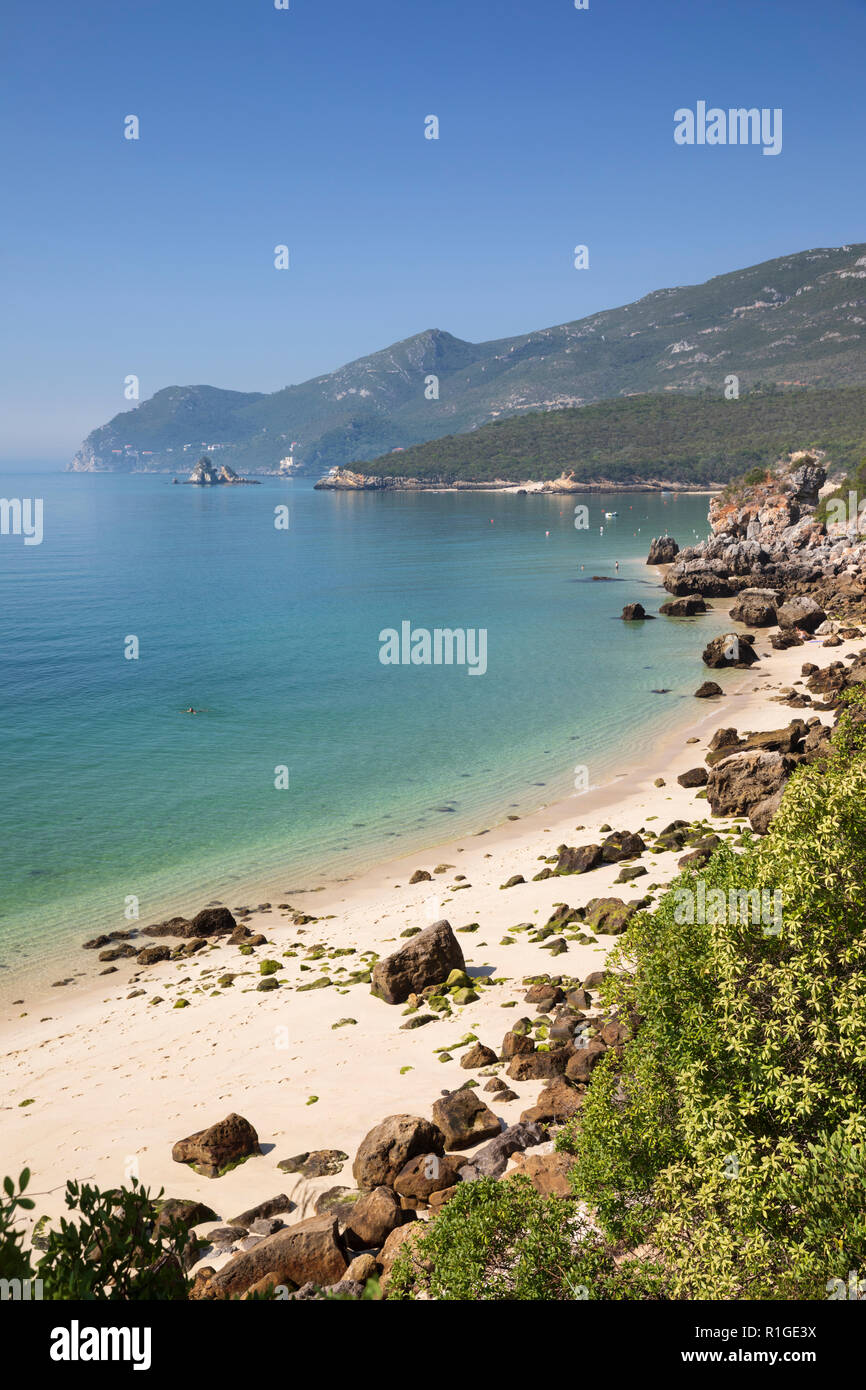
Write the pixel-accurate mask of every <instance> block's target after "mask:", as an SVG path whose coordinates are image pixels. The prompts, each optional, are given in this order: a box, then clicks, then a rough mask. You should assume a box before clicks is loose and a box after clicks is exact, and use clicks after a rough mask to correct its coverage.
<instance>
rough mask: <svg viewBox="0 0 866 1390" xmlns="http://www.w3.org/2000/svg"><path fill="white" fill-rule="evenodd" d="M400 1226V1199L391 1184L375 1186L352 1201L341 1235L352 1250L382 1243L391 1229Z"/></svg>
mask: <svg viewBox="0 0 866 1390" xmlns="http://www.w3.org/2000/svg"><path fill="white" fill-rule="evenodd" d="M402 1225H403V1208H402V1207H401V1206H400V1198H399V1197H397V1196H396V1195H395V1194H394V1193H393V1192H392V1191H391V1188H390V1187H374V1188H373V1190H372V1192H365V1193H364V1195H363V1197H361V1198H359V1200H358V1201H357V1202H356V1203H355V1205H354V1207H353V1208H352V1213H351V1215H350V1216H349V1218H348V1220H347V1222H346V1229H345V1231H344V1233H343V1238H344V1240H345V1241H346V1244H347V1245H349V1246H351V1248H352V1249H353V1250H367V1249H369V1248H370V1246H374V1245H375V1246H376V1247H378V1246H380V1245H384V1244H385V1241H386V1240H387V1239H388V1237H389V1235H390V1234H391V1232H392V1231H395V1230H396V1229H397V1227H398V1226H402Z"/></svg>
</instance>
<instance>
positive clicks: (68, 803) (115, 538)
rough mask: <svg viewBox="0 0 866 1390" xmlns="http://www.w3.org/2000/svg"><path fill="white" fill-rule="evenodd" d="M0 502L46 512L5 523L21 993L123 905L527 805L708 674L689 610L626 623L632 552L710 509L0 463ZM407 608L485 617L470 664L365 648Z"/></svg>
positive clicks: (326, 871) (252, 877) (14, 904)
mask: <svg viewBox="0 0 866 1390" xmlns="http://www.w3.org/2000/svg"><path fill="white" fill-rule="evenodd" d="M0 491H2V493H3V495H4V496H5V497H15V496H19V497H34V496H39V497H41V498H42V499H43V505H44V539H43V541H42V544H41V545H33V546H25V545H24V543H23V538H22V537H20V536H13V535H4V536H0V580H2V589H3V602H2V609H0V690H2V713H0V717H2V778H3V798H2V809H0V857H2V896H0V968H2V969H3V970H5V971H11V972H13V973H14V974H15V976H16V978H17V976H18V975H20V974H27V973H29V972H32V971H33V970H34V969H35V968H37V967H38V968H42V969H44V968H45V966H46V962H53V961H54V960H55V959H58V960H59V959H60V957H61V956H62V954H63V953H64V952H65V953H66V962H67V964H68V963H69V960H70V956H69V948H70V946H77V944H78V943H79V942H80V941H81V940H82V939H83V938H84V937H86V936H89V935H91V934H94V933H96V932H99V931H104V930H107V929H112V928H115V927H120V926H123V925H125V922H124V905H125V903H126V900H127V899H128V898H129V897H131V896H135V897H136V898H138V900H139V903H140V913H141V921H142V923H147V922H149V921H154V920H159V919H160V917H162V916H164V915H166V914H173V913H175V912H187V911H193V910H195V909H197V908H198V907H200V906H202V905H203V904H204V903H205V902H206V901H208V900H211V899H222V900H223V901H226V902H228V903H229V905H233V904H238V903H242V902H252V903H253V904H254V903H255V902H257V901H259V900H260V899H261V897H262V893H261V891H258V896H256V890H261V889H262V887H263V886H264V885H270V886H271V887H272V889H273V891H274V892H275V893H277V894H280V895H282V894H285V895H288V894H289V892H290V891H292V890H296V889H298V888H303V887H309V886H312V885H315V884H317V883H322V882H329V881H333V880H334V879H339V878H344V877H346V876H347V875H349V874H351V873H353V872H356V871H357V870H358V869H359V868H360V867H362V866H364V865H368V864H370V863H372V862H375V861H376V860H380V859H383V858H386V857H391V856H393V855H396V854H398V853H400V852H402V851H404V850H410V849H414V848H418V849H420V848H422V847H424V846H430V845H433V844H436V843H437V842H439V841H440V840H442V839H444V838H446V837H449V836H452V835H457V834H463V833H471V832H473V831H477V830H480V829H483V828H484V827H485V826H487V825H491V824H493V823H495V822H496V821H498V820H502V819H503V818H504V817H505V816H506V815H508V814H515V815H521V814H525V813H527V812H529V811H531V810H534V809H536V808H537V807H538V806H540V805H542V804H544V803H545V802H549V801H552V800H554V799H556V798H557V797H558V796H561V795H563V794H565V793H567V792H568V791H569V790H570V789H571V785H572V777H573V773H572V771H571V769H572V768H573V767H574V766H575V765H578V764H580V765H585V766H586V767H587V768H588V770H589V777H590V780H591V782H592V784H593V785H594V784H597V783H599V782H601V781H603V780H604V779H605V776H606V775H610V773H611V771H612V769H613V768H614V767H615V766H616V767H622V766H623V765H624V764H627V762H628V761H629V759H631V758H634V759H639V758H640V757H641V755H642V754H643V753H644V752H645V750H646V747H647V742H648V738H649V737H650V736H651V735H655V734H661V733H663V732H664V730H665V729H666V728H669V727H672V726H673V725H674V724H675V723H677V722H682V721H683V719H684V716H685V713H686V711H685V709H684V703H683V702H684V701H691V696H692V692H693V691H694V689H695V687H696V685H697V684H698V683H699V681H700V680H701V679H703V676H704V672H703V668H702V666H701V662H700V643H699V641H698V636H697V634H696V632H695V628H694V625H693V624H692V623H689V622H677V621H673V620H668V619H661V620H659V621H657V622H653V623H648V624H646V625H644V626H627V625H625V624H623V623H621V622H619V621H618V620H617V615H618V614H619V612H620V611H621V609H622V606H623V605H624V604H625V603H628V602H632V601H635V600H640V601H642V602H643V603H644V604H645V606H646V607H647V608H654V607H656V606H657V603H658V601H659V600H660V599H661V598H662V597H664V595H663V594H662V592H661V590H660V589H659V588H658V585H657V584H656V582H655V578H654V572H651V571H649V570H647V568H646V566H645V564H644V560H645V557H646V553H647V547H648V544H649V541H650V538H651V537H652V536H653V535H657V534H661V533H662V532H665V531H670V532H672V533H673V534H674V535H675V536H676V537H677V539H678V540H679V541H680V544H681V545H682V544H686V543H689V542H690V541H693V540H694V539H695V536H696V535H697V536H704V535H705V534H706V529H707V528H706V510H707V499H706V497H686V496H679V497H677V496H675V495H671V496H668V497H665V496H658V495H646V494H640V493H626V492H623V493H618V494H610V493H607V494H603V495H601V496H599V495H587V496H581V497H573V498H567V497H542V496H527V497H515V496H505V495H480V494H476V495H472V494H465V493H448V494H438V495H437V494H411V493H389V494H363V493H321V492H314V491H313V489H312V485H311V483H309V482H304V481H300V480H295V481H294V482H288V481H279V480H276V479H274V480H267V481H264V482H263V483H262V485H261V486H259V487H241V488H219V489H214V490H212V491H211V490H204V489H199V488H193V487H183V486H178V487H175V486H173V485H172V484H171V480H170V479H168V478H164V477H138V478H127V477H114V476H102V477H100V476H87V475H61V474H58V475H48V474H30V475H15V474H8V473H7V474H3V475H0ZM575 504H585V505H586V506H588V508H589V515H590V523H591V524H590V528H589V530H577V529H575V526H574V512H573V508H574V506H575ZM280 506H288V508H289V521H290V524H289V528H288V529H287V530H286V529H278V527H277V526H275V508H277V507H280ZM614 510H615V511H616V512H617V513H618V515H617V516H616V517H615V518H612V519H610V520H607V521H605V519H604V517H603V512H604V511H614ZM601 525H604V534H603V535H602V534H601V533H600V529H599V528H600V526H601ZM616 561H618V562H619V571H618V574H617V572H616V570H615V562H616ZM594 574H598V575H603V576H607V577H608V578H614V579H615V581H616V582H612V583H598V582H592V579H591V576H592V575H594ZM404 621H408V622H410V623H411V624H412V626H413V628H427V629H429V630H433V629H435V628H437V627H440V628H442V627H447V628H461V629H474V630H476V631H477V630H479V629H485V630H486V633H487V670H486V672H485V674H483V675H478V676H472V675H470V674H469V673H468V671H467V669H466V668H465V667H464V668H461V667H457V666H452V667H447V666H415V665H405V666H404V665H400V666H386V665H383V664H382V663H381V662H380V660H379V651H380V642H379V633H380V631H381V630H383V629H386V628H394V629H397V630H399V629H400V628H401V624H402V623H403V622H404ZM704 623H705V624H706V623H707V620H706V619H705V620H704ZM706 630H707V631H709V627H707V629H706ZM130 638H135V639H137V647H138V657H137V659H128V658H127V655H126V653H127V652H131V651H133V650H134V644H133V643H131V642H130V640H129V639H130ZM661 686H668V687H670V688H671V691H672V693H671V694H669V695H664V696H659V695H654V694H652V693H651V691H652V689H653V687H661ZM189 705H193V706H195V707H196V708H198V709H200V710H202V713H201V714H198V715H196V716H190V715H187V714H185V713H183V712H182V711H183V710H184V709H185V708H186V707H187V706H189ZM280 768H285V769H287V770H288V771H287V774H286V773H283V774H280V773H279V772H278V771H277V769H280ZM286 780H287V781H288V787H284V786H282V785H280V786H277V785H275V782H280V783H283V782H285V781H286ZM251 895H252V896H251ZM275 900H277V901H279V900H281V897H278V898H276V899H275ZM9 978H10V977H8V976H7V979H9Z"/></svg>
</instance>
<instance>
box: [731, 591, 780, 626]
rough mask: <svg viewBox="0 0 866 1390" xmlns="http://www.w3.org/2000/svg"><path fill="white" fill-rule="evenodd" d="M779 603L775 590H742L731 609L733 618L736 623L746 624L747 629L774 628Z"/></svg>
mask: <svg viewBox="0 0 866 1390" xmlns="http://www.w3.org/2000/svg"><path fill="white" fill-rule="evenodd" d="M778 602H779V595H778V592H777V591H776V590H775V589H741V590H740V594H739V597H738V598H737V601H736V603H735V604H734V605H733V606H732V608H731V617H732V619H733V620H734V622H735V623H745V624H746V627H773V626H774V624H775V622H776V605H777V603H778Z"/></svg>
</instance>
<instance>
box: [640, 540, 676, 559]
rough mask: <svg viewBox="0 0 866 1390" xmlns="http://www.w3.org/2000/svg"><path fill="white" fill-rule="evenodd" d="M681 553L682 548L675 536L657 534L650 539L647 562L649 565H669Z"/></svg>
mask: <svg viewBox="0 0 866 1390" xmlns="http://www.w3.org/2000/svg"><path fill="white" fill-rule="evenodd" d="M679 553H680V548H679V546H678V545H677V543H676V541H675V540H674V538H673V536H655V537H654V538H653V539H652V540H651V541H650V548H649V555H648V556H647V557H646V562H647V564H648V565H669V564H671V562H672V561H673V560H674V559H676V557H677V555H679Z"/></svg>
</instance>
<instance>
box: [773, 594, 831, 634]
mask: <svg viewBox="0 0 866 1390" xmlns="http://www.w3.org/2000/svg"><path fill="white" fill-rule="evenodd" d="M826 616H827V614H826V613H825V612H824V610H823V608H822V607H821V605H820V604H819V603H816V601H815V600H814V599H813V598H812V597H810V595H809V594H796V595H795V596H794V597H793V598H790V599H788V601H787V602H786V603H783V604H782V606H781V607H780V609H779V627H781V628H787V627H792V628H800V629H801V630H802V631H803V632H814V631H815V629H816V628H818V627H820V626H821V624H822V623H823V622H824V619H825V618H826Z"/></svg>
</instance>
